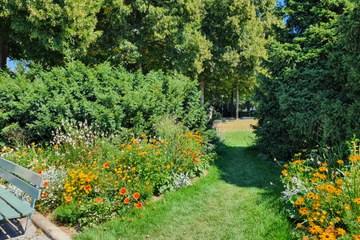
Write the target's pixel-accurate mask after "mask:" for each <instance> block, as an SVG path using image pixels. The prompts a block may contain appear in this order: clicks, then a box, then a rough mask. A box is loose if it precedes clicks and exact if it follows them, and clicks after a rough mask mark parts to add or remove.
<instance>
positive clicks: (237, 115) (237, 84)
mask: <svg viewBox="0 0 360 240" xmlns="http://www.w3.org/2000/svg"><path fill="white" fill-rule="evenodd" d="M235 109H236V113H235V117H236V119H239V82H237V83H236V107H235Z"/></svg>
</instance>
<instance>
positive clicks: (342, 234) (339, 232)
mask: <svg viewBox="0 0 360 240" xmlns="http://www.w3.org/2000/svg"><path fill="white" fill-rule="evenodd" d="M336 232H337V234H339V235H341V236H344V235H345V234H346V231H345V230H344V229H343V228H337V229H336Z"/></svg>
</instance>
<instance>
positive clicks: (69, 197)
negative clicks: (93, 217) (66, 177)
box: [65, 196, 73, 203]
mask: <svg viewBox="0 0 360 240" xmlns="http://www.w3.org/2000/svg"><path fill="white" fill-rule="evenodd" d="M72 199H73V198H72V197H71V196H66V197H65V201H66V203H68V202H71V201H72Z"/></svg>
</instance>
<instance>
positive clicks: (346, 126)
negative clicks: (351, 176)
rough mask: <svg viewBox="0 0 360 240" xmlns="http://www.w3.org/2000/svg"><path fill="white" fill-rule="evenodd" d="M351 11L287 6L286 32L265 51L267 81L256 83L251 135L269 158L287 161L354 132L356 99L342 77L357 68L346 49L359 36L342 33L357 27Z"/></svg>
mask: <svg viewBox="0 0 360 240" xmlns="http://www.w3.org/2000/svg"><path fill="white" fill-rule="evenodd" d="M355 5H356V6H357V5H358V4H356V3H351V2H349V1H345V0H343V1H314V2H313V1H309V2H303V1H294V0H291V1H286V6H285V8H284V10H283V11H284V17H285V19H286V27H285V28H284V29H283V30H282V29H279V30H278V34H277V41H276V42H274V43H273V44H272V45H271V46H270V47H269V55H270V58H269V61H268V62H267V63H266V66H267V67H268V68H269V70H270V75H269V76H263V77H262V78H261V82H260V86H259V88H258V90H257V100H258V102H259V106H258V112H257V117H258V118H259V126H258V127H257V129H256V133H257V135H258V144H259V146H260V147H261V148H262V149H263V150H264V152H265V153H267V154H268V155H269V156H272V157H277V158H280V159H289V157H290V156H291V155H292V154H293V153H295V152H297V151H302V150H306V149H307V150H310V149H313V148H316V147H319V148H321V147H324V146H336V145H338V144H340V143H342V142H343V141H344V140H345V139H347V138H349V137H350V136H351V135H352V134H353V133H356V132H359V128H358V126H359V125H358V123H359V122H358V120H357V118H356V117H354V116H356V115H357V114H358V113H359V108H358V107H356V101H357V100H356V98H357V97H355V95H353V94H352V92H353V90H352V89H350V88H349V87H348V86H349V84H351V82H352V81H353V80H351V76H350V75H349V74H346V72H347V71H348V69H351V68H352V67H350V65H353V66H356V65H357V64H356V63H355V61H356V60H355V59H354V58H352V59H351V60H350V58H349V54H350V53H349V51H348V50H347V49H346V48H348V47H349V46H352V47H351V48H353V43H352V42H351V41H350V42H349V40H350V39H351V38H350V39H349V35H350V36H354V34H355V36H357V37H355V38H358V36H359V35H357V34H358V33H356V31H354V28H352V27H351V28H349V27H346V26H354V24H355V26H356V23H355V21H354V22H353V20H354V19H353V20H350V19H352V17H351V16H352V15H353V14H354V9H356V8H357V7H355ZM355 12H356V11H355ZM345 22H346V24H345ZM355 28H356V27H355ZM345 29H346V30H345ZM345 39H346V40H345ZM345 41H346V42H347V44H345ZM344 46H347V47H345V48H344ZM352 52H353V51H352ZM350 55H351V54H350ZM345 59H348V60H345ZM354 60H355V61H354Z"/></svg>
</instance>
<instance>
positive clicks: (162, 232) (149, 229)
mask: <svg viewBox="0 0 360 240" xmlns="http://www.w3.org/2000/svg"><path fill="white" fill-rule="evenodd" d="M223 137H224V144H222V145H221V146H219V148H220V156H221V157H220V158H219V159H218V161H217V162H216V163H215V165H214V166H212V167H211V168H210V169H209V174H208V175H207V176H206V177H204V178H202V179H200V180H199V181H197V182H196V183H194V184H193V185H192V186H190V187H187V188H184V189H181V190H179V191H176V192H170V193H167V194H165V196H164V197H163V198H162V199H161V200H160V201H158V202H155V203H153V204H152V205H151V206H149V207H147V209H146V210H145V211H143V213H144V216H143V217H142V218H138V219H135V220H134V222H129V221H127V220H125V221H123V220H121V219H114V220H112V221H110V222H108V223H105V224H103V225H101V226H99V228H98V229H96V228H92V229H87V230H85V231H84V232H83V233H82V234H79V235H78V236H76V239H107V240H111V239H114V240H115V239H276V240H277V239H290V236H289V232H290V230H291V226H290V224H289V223H288V221H287V219H286V217H285V215H284V214H282V211H281V205H280V203H279V193H278V191H276V187H275V188H274V187H273V186H271V184H270V182H273V183H274V184H275V185H276V184H277V182H278V178H279V177H278V176H279V172H280V170H279V169H278V167H277V166H276V165H275V164H274V163H272V162H263V161H260V160H258V159H257V158H256V154H255V153H254V152H251V151H250V150H249V149H248V148H247V147H246V146H248V145H249V143H251V138H252V133H251V132H249V131H246V132H226V133H224V135H223ZM274 190H275V191H274ZM154 207H156V210H154V209H153V208H154Z"/></svg>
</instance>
